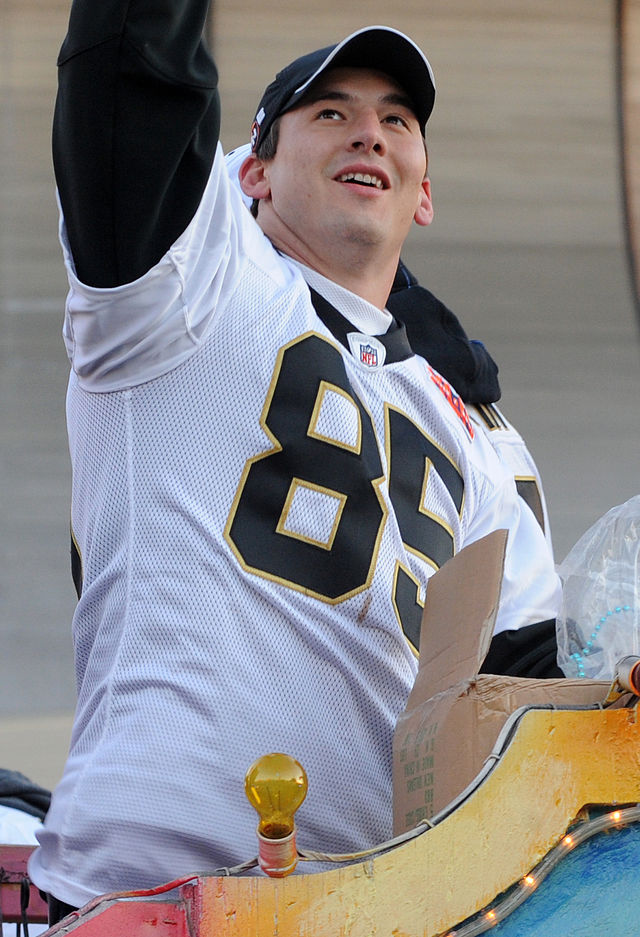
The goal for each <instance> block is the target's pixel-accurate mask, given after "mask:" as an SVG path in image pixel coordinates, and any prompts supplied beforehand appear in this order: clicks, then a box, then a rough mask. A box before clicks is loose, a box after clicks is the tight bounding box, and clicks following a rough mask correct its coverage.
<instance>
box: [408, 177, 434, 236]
mask: <svg viewBox="0 0 640 937" xmlns="http://www.w3.org/2000/svg"><path fill="white" fill-rule="evenodd" d="M413 219H414V221H415V223H416V224H419V225H422V226H423V227H424V226H426V225H429V224H431V222H432V221H433V202H432V201H431V181H430V179H429V177H428V176H425V177H424V181H423V183H422V193H421V195H420V204H419V205H418V209H417V211H416V213H415V215H414V216H413Z"/></svg>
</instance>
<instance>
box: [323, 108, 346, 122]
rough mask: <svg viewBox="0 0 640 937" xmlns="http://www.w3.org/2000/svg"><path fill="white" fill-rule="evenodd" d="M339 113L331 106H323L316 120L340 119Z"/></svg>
mask: <svg viewBox="0 0 640 937" xmlns="http://www.w3.org/2000/svg"><path fill="white" fill-rule="evenodd" d="M340 119H341V115H340V113H339V112H338V111H336V110H335V109H334V108H333V107H324V108H323V109H322V110H321V111H320V113H319V114H318V120H340Z"/></svg>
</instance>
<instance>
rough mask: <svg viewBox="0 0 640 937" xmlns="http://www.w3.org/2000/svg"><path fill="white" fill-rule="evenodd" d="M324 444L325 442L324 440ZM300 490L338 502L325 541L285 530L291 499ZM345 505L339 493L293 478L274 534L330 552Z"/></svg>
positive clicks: (345, 498)
mask: <svg viewBox="0 0 640 937" xmlns="http://www.w3.org/2000/svg"><path fill="white" fill-rule="evenodd" d="M324 441H325V442H326V440H324ZM300 488H306V489H307V490H308V491H317V492H319V493H320V494H322V495H328V496H329V497H330V498H333V499H334V501H338V505H337V507H336V514H335V517H334V519H333V524H332V525H331V533H330V534H329V537H328V539H327V540H316V539H315V538H314V537H308V536H305V535H304V534H300V533H296V531H295V530H291V529H287V528H286V526H285V525H286V523H287V519H288V516H289V511H290V509H291V505H292V503H293V499H294V498H295V496H296V492H297V491H299V490H300ZM346 503H347V496H346V495H345V494H342V492H340V491H334V490H333V489H331V488H324V487H323V486H322V485H315V484H314V483H313V482H308V481H304V480H303V479H302V478H294V479H292V481H291V485H290V487H289V493H288V494H287V499H286V501H285V503H284V507H283V508H282V514H281V515H280V520H279V521H278V523H277V525H276V533H278V534H284V536H285V537H292V538H293V539H294V540H301V541H302V542H303V543H311V544H313V546H314V547H320V548H321V549H322V550H331V548H332V547H333V541H334V540H335V538H336V534H337V532H338V527H339V525H340V518H341V517H342V512H343V511H344V506H345V504H346Z"/></svg>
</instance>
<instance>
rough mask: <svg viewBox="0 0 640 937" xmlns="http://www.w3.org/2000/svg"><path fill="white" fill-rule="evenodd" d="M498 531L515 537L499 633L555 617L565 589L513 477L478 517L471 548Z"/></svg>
mask: <svg viewBox="0 0 640 937" xmlns="http://www.w3.org/2000/svg"><path fill="white" fill-rule="evenodd" d="M476 440H480V437H476ZM502 469H503V471H506V467H505V466H504V465H503V466H502ZM498 529H506V530H508V531H509V536H508V539H507V548H506V553H505V562H504V570H503V577H502V590H501V593H500V606H499V609H498V615H497V618H496V623H495V627H494V635H498V634H500V633H501V632H503V631H517V630H518V629H520V628H523V627H526V626H528V625H532V624H535V623H537V622H541V621H546V620H550V619H553V618H555V616H556V614H557V613H558V610H559V607H560V599H561V591H562V590H561V584H560V579H559V577H558V574H557V572H556V568H555V564H554V561H553V554H552V552H551V549H550V546H549V544H548V542H547V540H546V539H545V536H544V533H543V531H542V528H541V527H540V525H539V524H538V522H537V520H536V518H535V517H534V515H533V513H532V511H531V510H530V508H529V507H528V505H527V504H526V503H525V502H524V501H523V500H522V498H520V497H519V496H518V494H517V490H516V487H515V481H514V479H513V478H511V477H509V476H508V474H507V476H506V477H505V478H504V481H503V482H502V484H501V485H500V486H498V487H496V488H495V491H494V494H493V496H492V497H491V498H489V499H487V500H486V501H485V502H484V503H483V505H482V508H481V509H480V510H478V511H477V513H476V514H475V515H474V518H473V522H472V524H471V526H470V528H469V530H468V532H467V537H466V541H465V545H466V544H467V543H473V542H474V541H475V540H479V539H480V538H481V537H483V536H485V534H487V533H490V532H491V531H492V530H498Z"/></svg>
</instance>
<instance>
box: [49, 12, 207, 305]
mask: <svg viewBox="0 0 640 937" xmlns="http://www.w3.org/2000/svg"><path fill="white" fill-rule="evenodd" d="M208 6H209V0H192V2H190V3H188V4H186V3H184V4H178V3H175V0H115V2H111V3H109V4H101V3H95V2H94V0H74V3H73V7H72V9H71V18H70V26H69V32H68V34H67V37H66V39H65V41H64V43H63V45H62V48H61V50H60V55H59V56H58V66H59V69H58V81H59V87H60V93H59V94H58V99H57V103H56V114H55V119H54V127H53V160H54V167H55V173H56V181H57V184H58V190H59V192H60V200H61V202H62V207H63V210H64V217H65V223H66V227H67V233H68V237H69V243H70V245H71V251H72V254H73V259H74V263H75V266H76V273H77V275H78V276H79V277H80V279H81V280H82V281H84V282H85V283H87V284H89V285H90V286H101V287H113V286H119V285H120V284H123V283H129V282H131V281H132V280H135V279H136V278H137V277H139V276H141V275H142V274H143V273H146V271H147V270H149V269H150V268H151V267H152V266H153V265H154V264H155V263H157V262H158V260H160V258H161V257H162V256H163V255H164V254H165V253H166V251H167V250H168V249H169V247H170V246H171V245H172V244H173V242H174V241H175V240H176V238H177V237H178V236H179V235H180V234H182V232H183V231H184V230H185V228H186V227H187V225H188V224H189V222H190V221H191V219H192V218H193V215H194V213H195V211H196V208H197V207H198V205H199V203H200V199H201V197H202V192H203V191H204V188H205V185H206V182H207V179H208V177H209V173H210V171H211V166H212V164H213V158H214V155H215V151H216V144H217V142H218V136H219V130H220V105H219V99H218V93H217V84H218V73H217V70H216V67H215V65H214V63H213V60H212V59H211V56H210V55H209V52H208V50H207V47H206V45H205V42H204V39H203V37H202V32H203V28H204V24H205V20H206V14H207V8H208ZM80 53H82V54H80ZM96 75H99V76H100V80H99V82H98V83H97V84H96V77H95V76H96ZM114 85H118V86H119V87H118V91H117V93H114ZM99 89H102V90H101V91H100V90H99ZM87 101H89V102H91V103H90V105H87V103H86V102H87ZM160 101H161V102H162V103H161V105H160V106H159V104H158V102H160ZM69 102H71V104H70V103H69Z"/></svg>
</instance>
